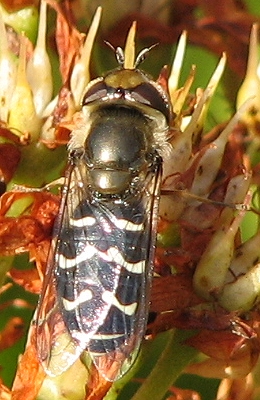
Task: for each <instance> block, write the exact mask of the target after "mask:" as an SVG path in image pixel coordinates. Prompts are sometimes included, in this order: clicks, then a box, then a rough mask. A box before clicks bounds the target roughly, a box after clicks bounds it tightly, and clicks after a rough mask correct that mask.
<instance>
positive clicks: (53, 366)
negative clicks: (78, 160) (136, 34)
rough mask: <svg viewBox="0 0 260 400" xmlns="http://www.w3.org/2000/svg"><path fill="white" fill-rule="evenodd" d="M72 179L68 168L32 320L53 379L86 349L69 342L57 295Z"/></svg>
mask: <svg viewBox="0 0 260 400" xmlns="http://www.w3.org/2000/svg"><path fill="white" fill-rule="evenodd" d="M75 178H76V176H75V166H74V165H72V164H70V165H69V166H68V168H67V170H66V174H65V183H64V189H63V194H62V199H61V205H60V208H59V212H58V216H57V219H56V221H55V225H54V229H53V239H52V243H51V248H50V251H49V255H48V261H47V269H46V274H45V278H44V281H43V287H42V291H41V295H40V299H39V303H38V307H37V310H36V318H35V323H36V347H37V354H38V357H39V360H40V361H41V363H42V365H43V367H44V369H45V370H46V372H47V373H48V374H49V375H54V376H56V375H59V374H61V373H62V372H63V371H65V370H66V369H67V368H68V367H69V366H70V365H72V364H73V363H74V362H75V361H76V359H77V358H78V357H79V356H80V354H81V353H82V351H83V350H84V348H85V347H84V345H83V346H80V345H79V343H78V342H75V341H74V340H73V339H72V337H71V335H70V333H69V331H68V328H67V326H66V324H65V321H64V318H63V315H62V310H61V307H60V301H59V296H58V293H57V267H58V259H59V257H58V256H57V254H58V247H59V242H60V235H61V232H62V230H63V227H64V226H66V225H67V224H68V219H69V214H70V212H69V210H70V209H71V206H70V205H69V202H70V197H71V195H70V196H69V193H70V192H71V191H73V192H74V186H75ZM79 194H80V193H78V195H79ZM76 196H77V195H76ZM79 200H80V199H78V200H77V199H75V201H79Z"/></svg>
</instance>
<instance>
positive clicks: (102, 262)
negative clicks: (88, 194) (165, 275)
mask: <svg viewBox="0 0 260 400" xmlns="http://www.w3.org/2000/svg"><path fill="white" fill-rule="evenodd" d="M146 224H147V215H146V213H145V211H144V208H143V205H142V202H140V201H139V199H138V196H137V199H131V202H130V201H129V203H126V202H122V203H121V204H117V205H116V207H115V204H114V203H113V202H112V201H110V202H107V203H102V204H99V203H98V201H97V202H95V201H93V202H92V203H91V202H89V201H83V202H81V203H80V204H79V205H78V207H76V209H75V212H74V214H73V218H71V220H70V223H69V226H68V227H67V228H66V229H64V230H63V232H61V234H60V241H59V247H58V254H59V256H58V263H57V271H56V284H57V291H58V293H59V298H60V305H61V310H62V314H63V318H64V322H65V324H66V326H67V328H68V331H69V332H70V333H71V335H72V337H75V338H77V337H79V336H80V335H82V333H83V334H86V335H87V337H88V338H87V340H86V346H87V347H88V348H89V350H90V351H92V350H91V348H92V347H93V349H95V350H93V351H94V352H95V353H100V354H102V353H103V347H104V343H107V346H108V347H109V348H110V347H112V348H113V349H114V350H116V348H117V347H119V346H120V345H121V344H122V343H123V342H126V340H127V339H129V337H130V336H131V334H132V327H133V326H134V323H135V318H136V311H137V309H138V304H139V299H140V296H141V293H142V291H143V288H142V284H143V282H144V274H145V266H146V259H147V248H148V238H147V235H144V231H145V228H146ZM72 239H73V240H72ZM104 340H105V342H104ZM106 351H108V349H107V350H106Z"/></svg>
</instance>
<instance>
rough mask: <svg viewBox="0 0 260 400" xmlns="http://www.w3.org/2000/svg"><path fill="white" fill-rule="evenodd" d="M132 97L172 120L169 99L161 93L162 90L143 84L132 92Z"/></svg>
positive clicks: (167, 119)
mask: <svg viewBox="0 0 260 400" xmlns="http://www.w3.org/2000/svg"><path fill="white" fill-rule="evenodd" d="M131 97H132V98H133V99H134V100H136V101H137V102H138V103H141V104H146V105H148V106H150V107H151V108H154V109H155V110H158V111H160V112H161V113H162V114H163V115H164V116H165V118H166V121H167V122H169V120H170V107H169V102H168V99H167V98H166V96H165V95H163V94H161V93H160V90H159V89H158V88H157V87H155V86H153V85H152V84H151V83H150V82H149V83H146V82H145V83H141V84H140V85H138V86H136V87H135V88H134V90H133V91H131Z"/></svg>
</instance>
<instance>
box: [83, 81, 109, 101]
mask: <svg viewBox="0 0 260 400" xmlns="http://www.w3.org/2000/svg"><path fill="white" fill-rule="evenodd" d="M106 96H107V85H106V84H105V83H104V81H100V82H97V83H95V84H94V85H93V86H91V87H90V88H89V89H88V90H87V92H86V93H85V94H84V96H83V99H82V102H81V104H82V107H83V106H87V105H89V104H91V103H93V102H94V101H97V100H101V99H103V98H104V97H106Z"/></svg>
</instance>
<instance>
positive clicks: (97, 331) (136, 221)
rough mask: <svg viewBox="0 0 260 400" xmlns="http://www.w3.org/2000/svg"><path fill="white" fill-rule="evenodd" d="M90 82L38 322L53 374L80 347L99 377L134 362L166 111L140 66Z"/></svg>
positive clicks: (143, 315)
mask: <svg viewBox="0 0 260 400" xmlns="http://www.w3.org/2000/svg"><path fill="white" fill-rule="evenodd" d="M140 54H141V55H140V56H139V57H137V59H136V60H137V61H136V63H135V65H133V67H132V68H126V67H125V65H124V57H123V51H122V49H117V50H116V55H117V59H118V62H119V64H120V65H119V67H118V68H117V69H115V70H112V71H110V72H108V73H107V74H106V75H105V76H104V77H100V78H97V79H95V80H94V81H92V82H90V84H89V85H88V86H87V88H86V90H85V93H84V96H83V99H82V110H81V118H80V120H81V123H80V124H79V125H78V126H76V127H75V129H74V130H73V131H72V133H71V139H70V142H69V145H68V163H67V168H66V173H65V183H64V187H63V190H62V200H61V206H60V209H59V214H58V217H57V220H56V223H55V227H54V232H53V243H52V248H51V251H50V255H49V259H48V268H47V274H46V278H45V281H44V284H43V289H42V296H41V298H40V302H39V306H38V311H37V317H36V334H37V351H38V355H39V358H40V360H41V362H42V364H43V365H44V367H45V369H46V370H47V372H48V373H49V374H51V375H58V374H60V373H62V372H63V371H65V370H66V369H67V368H69V366H70V365H72V364H73V363H74V362H75V360H76V359H77V358H78V357H79V356H80V355H81V353H82V352H83V351H84V350H87V351H88V352H89V354H90V356H91V358H92V360H93V362H94V364H95V366H96V368H97V369H98V371H99V373H100V374H102V376H103V377H105V379H107V380H109V381H115V380H117V379H119V378H120V377H121V376H122V375H123V374H124V373H125V372H127V371H128V370H129V368H130V367H131V365H133V363H134V361H135V359H136V356H137V354H138V350H139V347H140V343H141V341H142V339H143V336H144V334H145V330H146V323H147V316H148V305H149V291H150V285H151V278H152V273H153V257H154V247H155V238H156V221H157V212H158V202H159V192H160V184H161V173H162V157H163V151H164V149H165V144H166V143H167V138H168V130H169V119H170V105H169V101H168V96H167V94H166V93H165V91H164V90H163V88H162V87H161V86H160V85H159V84H158V83H156V82H155V81H153V80H151V79H150V78H149V77H148V76H147V75H146V74H145V73H144V72H142V71H141V70H140V69H138V64H139V62H140V61H141V60H142V59H143V54H145V52H141V53H140Z"/></svg>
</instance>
